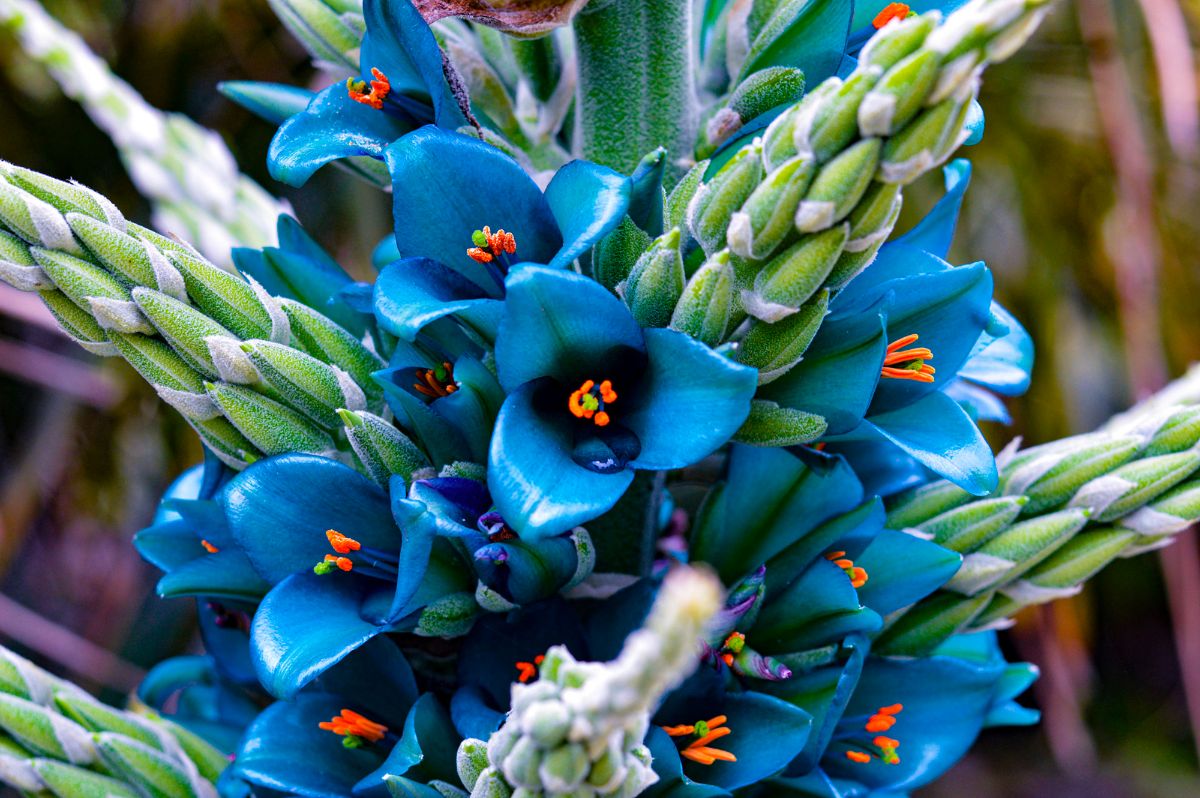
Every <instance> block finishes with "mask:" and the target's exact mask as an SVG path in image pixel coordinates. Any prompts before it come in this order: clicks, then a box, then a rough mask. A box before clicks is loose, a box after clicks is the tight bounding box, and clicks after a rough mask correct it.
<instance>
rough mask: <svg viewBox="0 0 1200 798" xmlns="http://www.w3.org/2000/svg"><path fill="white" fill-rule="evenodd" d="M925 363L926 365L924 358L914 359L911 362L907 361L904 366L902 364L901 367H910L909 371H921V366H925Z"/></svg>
mask: <svg viewBox="0 0 1200 798" xmlns="http://www.w3.org/2000/svg"><path fill="white" fill-rule="evenodd" d="M924 365H925V361H924V360H914V361H913V362H911V363H907V364H905V365H904V366H901V368H905V369H908V370H909V371H920V370H921V366H924Z"/></svg>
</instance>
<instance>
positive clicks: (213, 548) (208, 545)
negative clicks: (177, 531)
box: [200, 540, 220, 554]
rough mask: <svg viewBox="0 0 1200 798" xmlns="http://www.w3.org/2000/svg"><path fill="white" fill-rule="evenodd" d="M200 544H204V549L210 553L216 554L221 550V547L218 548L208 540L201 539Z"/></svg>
mask: <svg viewBox="0 0 1200 798" xmlns="http://www.w3.org/2000/svg"><path fill="white" fill-rule="evenodd" d="M200 545H201V546H203V547H204V550H205V551H207V552H208V553H209V554H216V553H217V552H218V551H220V549H218V548H217V547H216V546H214V545H213V544H211V543H209V542H208V541H207V540H202V541H200Z"/></svg>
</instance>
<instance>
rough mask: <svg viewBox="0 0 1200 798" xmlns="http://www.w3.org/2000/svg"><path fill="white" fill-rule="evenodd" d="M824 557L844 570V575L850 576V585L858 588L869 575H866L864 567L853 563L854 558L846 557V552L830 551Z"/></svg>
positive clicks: (864, 582)
mask: <svg viewBox="0 0 1200 798" xmlns="http://www.w3.org/2000/svg"><path fill="white" fill-rule="evenodd" d="M825 559H827V560H829V561H830V562H832V563H833V564H834V565H836V566H837V567H838V568H841V569H842V570H843V571H845V572H846V576H848V577H850V586H851V587H854V588H856V589H857V588H860V587H862V586H863V585H865V584H866V583H867V579H869V578H870V577H869V576H868V575H867V569H866V568H860V567H858V566H857V565H855V564H854V560H849V559H846V552H844V551H831V552H829V553H828V554H826V555H825Z"/></svg>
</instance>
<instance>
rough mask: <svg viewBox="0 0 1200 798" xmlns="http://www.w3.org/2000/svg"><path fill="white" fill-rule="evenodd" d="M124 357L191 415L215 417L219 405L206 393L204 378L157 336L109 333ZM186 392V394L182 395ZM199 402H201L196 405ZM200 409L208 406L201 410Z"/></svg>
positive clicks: (155, 386) (186, 413)
mask: <svg viewBox="0 0 1200 798" xmlns="http://www.w3.org/2000/svg"><path fill="white" fill-rule="evenodd" d="M109 339H110V340H111V341H112V343H113V346H115V347H116V348H117V351H118V352H120V354H121V357H123V358H125V360H126V361H128V363H129V365H131V366H133V367H134V369H136V370H137V372H138V374H141V375H142V378H143V379H144V380H146V382H148V383H150V385H151V386H152V387H153V388H154V389H155V390H156V391H158V394H159V396H160V397H162V399H163V400H164V401H165V402H167V403H168V404H170V405H171V406H173V407H175V408H176V409H177V410H179V411H180V412H181V413H183V414H184V415H185V416H187V417H189V418H212V417H213V416H214V415H216V408H215V407H214V406H213V405H212V402H211V401H210V400H209V398H208V395H207V394H206V393H205V392H204V377H203V375H201V374H200V373H199V372H198V371H196V370H195V369H194V368H192V367H191V366H190V365H188V362H187V361H186V360H184V359H183V358H182V357H180V356H179V355H178V354H177V353H176V352H175V350H173V349H172V348H171V347H169V346H167V345H166V344H165V343H163V342H162V341H161V340H159V339H158V338H151V337H149V336H146V335H125V334H122V333H117V332H113V333H109ZM179 394H185V396H179ZM197 403H198V404H197ZM201 408H206V409H207V412H206V411H205V410H202V409H201Z"/></svg>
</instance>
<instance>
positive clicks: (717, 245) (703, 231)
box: [688, 143, 763, 255]
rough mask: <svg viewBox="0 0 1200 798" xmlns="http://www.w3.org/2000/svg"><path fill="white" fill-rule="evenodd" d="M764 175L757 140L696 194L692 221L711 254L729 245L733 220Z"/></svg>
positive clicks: (690, 211) (697, 235)
mask: <svg viewBox="0 0 1200 798" xmlns="http://www.w3.org/2000/svg"><path fill="white" fill-rule="evenodd" d="M762 178H763V166H762V146H761V144H758V143H754V144H751V145H750V146H747V147H743V148H742V149H741V150H739V151H738V153H737V155H735V156H733V158H732V159H730V161H729V163H727V164H725V166H724V167H722V168H721V171H719V172H717V174H716V176H714V177H713V179H712V180H710V181H709V182H708V183H706V184H705V185H704V186H703V187H701V189H700V190H699V191H698V192H697V193H696V195H695V197H693V199H692V202H691V205H690V206H689V208H688V224H689V226H690V228H691V231H692V235H693V236H695V238H696V240H697V241H699V242H700V245H701V246H702V247H703V248H704V251H705V252H707V253H708V254H709V255H712V254H713V253H715V252H717V251H718V250H720V249H721V248H723V247H724V246H725V236H726V231H727V230H728V229H729V220H730V219H731V218H732V217H733V214H734V213H736V212H737V211H738V209H740V208H741V207H742V205H743V204H744V203H745V202H746V200H747V199H748V198H749V197H750V194H751V193H752V192H753V191H754V189H755V187H756V186H758V184H759V181H761V180H762Z"/></svg>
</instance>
